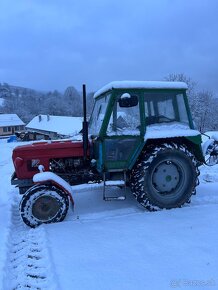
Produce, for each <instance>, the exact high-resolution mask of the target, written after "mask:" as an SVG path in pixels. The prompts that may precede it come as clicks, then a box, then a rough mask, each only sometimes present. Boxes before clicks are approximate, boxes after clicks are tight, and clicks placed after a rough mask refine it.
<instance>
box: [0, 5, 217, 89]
mask: <svg viewBox="0 0 218 290" xmlns="http://www.w3.org/2000/svg"><path fill="white" fill-rule="evenodd" d="M169 73H185V74H186V75H188V76H189V77H191V78H192V79H193V80H194V81H196V82H197V83H198V85H199V87H200V88H201V89H207V90H212V91H214V92H216V93H218V1H217V0H206V1H204V0H156V1H155V0H147V1H146V0H133V1H130V0H125V1H119V0H86V1H85V0H80V1H74V0H62V1H61V0H59V1H58V0H46V1H45V0H13V1H12V0H1V1H0V82H8V83H10V84H14V85H20V86H25V87H30V88H35V89H42V90H53V89H58V90H60V91H63V90H64V89H65V88H66V87H67V86H69V85H74V86H75V87H76V88H77V89H80V88H81V85H82V83H84V82H85V83H87V85H88V90H89V91H90V90H96V89H98V88H100V87H101V86H103V85H105V84H106V83H108V82H111V81H114V80H130V79H131V80H161V79H163V77H164V76H167V75H168V74H169Z"/></svg>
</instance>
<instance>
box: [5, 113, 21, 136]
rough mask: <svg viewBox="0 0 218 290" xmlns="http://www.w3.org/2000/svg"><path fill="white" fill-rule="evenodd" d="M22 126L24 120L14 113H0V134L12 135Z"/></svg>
mask: <svg viewBox="0 0 218 290" xmlns="http://www.w3.org/2000/svg"><path fill="white" fill-rule="evenodd" d="M24 127H25V124H24V122H23V121H22V120H21V119H20V118H19V117H18V116H17V115H16V114H0V136H9V135H12V134H14V133H15V132H17V131H21V130H24Z"/></svg>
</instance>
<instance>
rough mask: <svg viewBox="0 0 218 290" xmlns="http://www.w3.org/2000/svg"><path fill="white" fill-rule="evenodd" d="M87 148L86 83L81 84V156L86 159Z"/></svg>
mask: <svg viewBox="0 0 218 290" xmlns="http://www.w3.org/2000/svg"><path fill="white" fill-rule="evenodd" d="M87 150H88V122H87V114H86V85H84V84H83V158H84V161H87Z"/></svg>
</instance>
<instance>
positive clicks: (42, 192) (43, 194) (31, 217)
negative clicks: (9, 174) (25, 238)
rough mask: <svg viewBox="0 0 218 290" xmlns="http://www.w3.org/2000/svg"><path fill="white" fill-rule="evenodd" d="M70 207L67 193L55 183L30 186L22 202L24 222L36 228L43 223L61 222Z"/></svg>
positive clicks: (21, 211) (21, 209) (21, 208)
mask: <svg viewBox="0 0 218 290" xmlns="http://www.w3.org/2000/svg"><path fill="white" fill-rule="evenodd" d="M68 208H69V199H68V196H67V194H66V193H65V192H64V191H62V190H61V189H59V188H57V187H56V186H53V185H37V186H33V187H32V188H30V189H29V190H28V191H27V192H26V193H25V194H24V195H23V198H22V200H21V202H20V213H21V217H22V219H23V221H24V223H25V224H26V225H27V226H29V227H32V228H35V227H37V226H39V225H40V224H43V223H46V224H48V223H56V222H61V221H63V220H64V218H65V217H66V214H67V211H68Z"/></svg>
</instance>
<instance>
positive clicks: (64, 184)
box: [33, 172, 72, 193]
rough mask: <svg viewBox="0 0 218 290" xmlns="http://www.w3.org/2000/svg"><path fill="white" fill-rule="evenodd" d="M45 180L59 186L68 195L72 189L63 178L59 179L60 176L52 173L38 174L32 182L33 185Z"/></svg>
mask: <svg viewBox="0 0 218 290" xmlns="http://www.w3.org/2000/svg"><path fill="white" fill-rule="evenodd" d="M47 180H51V181H54V182H55V183H57V184H60V186H61V187H63V188H65V189H66V191H68V192H69V193H72V189H71V186H70V185H69V183H67V182H66V181H65V180H64V179H63V178H61V177H60V176H58V175H56V174H55V173H53V172H40V173H37V174H35V175H34V176H33V182H35V183H37V182H43V181H47Z"/></svg>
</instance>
